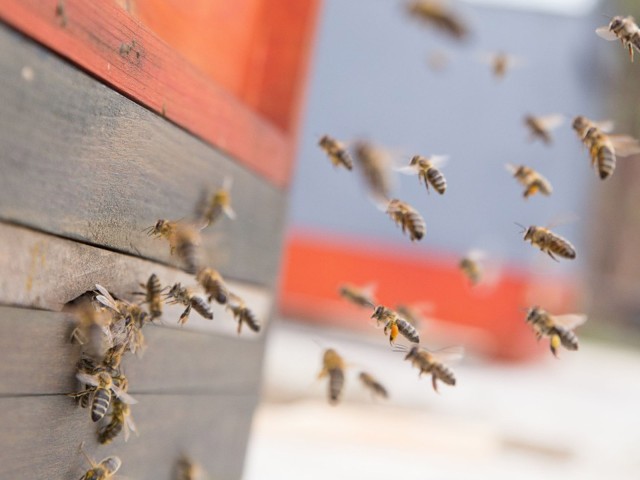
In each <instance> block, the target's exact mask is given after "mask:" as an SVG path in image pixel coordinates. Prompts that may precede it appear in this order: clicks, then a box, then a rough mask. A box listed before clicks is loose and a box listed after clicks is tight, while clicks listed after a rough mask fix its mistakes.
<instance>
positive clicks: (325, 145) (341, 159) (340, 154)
mask: <svg viewBox="0 0 640 480" xmlns="http://www.w3.org/2000/svg"><path fill="white" fill-rule="evenodd" d="M318 145H319V146H320V148H321V149H322V150H324V151H325V153H326V154H327V155H328V156H329V160H331V163H332V164H333V166H334V167H339V166H343V167H344V168H346V169H347V170H353V159H352V158H351V155H349V152H348V151H347V147H346V146H345V145H344V144H343V143H342V142H340V141H338V140H336V139H335V138H333V137H330V136H329V135H323V136H322V138H320V140H319V141H318Z"/></svg>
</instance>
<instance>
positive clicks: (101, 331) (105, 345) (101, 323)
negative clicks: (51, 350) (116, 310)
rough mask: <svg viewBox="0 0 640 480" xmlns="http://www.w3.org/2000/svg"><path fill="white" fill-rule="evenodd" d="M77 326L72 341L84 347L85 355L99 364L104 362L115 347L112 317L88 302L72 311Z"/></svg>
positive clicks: (72, 334) (72, 333)
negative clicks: (110, 327)
mask: <svg viewBox="0 0 640 480" xmlns="http://www.w3.org/2000/svg"><path fill="white" fill-rule="evenodd" d="M72 314H73V316H74V317H75V320H76V322H77V326H76V327H75V328H74V329H73V332H71V341H72V342H75V343H78V344H80V345H82V347H83V348H82V351H83V353H84V354H85V355H87V356H89V357H91V358H92V359H93V360H96V361H98V362H100V361H102V359H103V358H104V356H105V355H106V353H107V351H108V350H109V348H111V346H112V345H113V337H112V335H111V330H110V329H109V326H110V325H111V320H112V316H111V315H110V314H109V312H108V311H106V310H104V309H97V308H96V307H95V306H94V305H93V304H92V302H90V301H88V300H86V301H83V302H82V303H81V304H80V305H78V306H76V307H74V308H73V310H72Z"/></svg>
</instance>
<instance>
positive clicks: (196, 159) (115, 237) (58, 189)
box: [0, 2, 285, 284]
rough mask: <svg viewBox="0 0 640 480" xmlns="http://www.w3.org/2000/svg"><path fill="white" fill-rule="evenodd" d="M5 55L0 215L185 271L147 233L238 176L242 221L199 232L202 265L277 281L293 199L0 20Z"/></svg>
mask: <svg viewBox="0 0 640 480" xmlns="http://www.w3.org/2000/svg"><path fill="white" fill-rule="evenodd" d="M82 4H83V5H86V6H87V8H94V7H89V3H85V2H82ZM52 8H53V7H52ZM0 49H2V52H3V54H2V55H1V56H0V103H1V104H2V105H3V115H2V116H0V169H1V171H2V174H3V175H2V178H0V220H4V221H9V222H15V223H18V224H22V225H27V226H30V227H32V228H35V229H39V230H43V231H46V232H50V233H54V234H56V235H60V236H63V237H68V238H72V239H76V240H80V241H83V242H86V243H90V244H95V245H100V246H104V247H107V248H109V249H113V250H117V251H121V252H127V253H130V254H133V255H139V256H143V257H146V258H151V259H154V260H157V261H160V262H163V263H167V264H171V265H176V266H181V265H182V264H181V262H180V260H179V259H178V258H177V257H176V256H171V255H170V253H169V247H168V244H167V242H166V241H165V240H157V239H154V238H151V237H148V236H147V235H146V234H145V233H144V232H143V230H144V229H145V228H146V227H149V226H151V225H153V224H155V222H156V221H157V220H158V219H160V218H164V219H173V220H176V219H182V218H191V217H193V216H194V215H195V214H196V212H197V211H198V208H199V205H201V204H202V201H203V199H206V198H207V195H208V194H210V193H212V192H213V191H215V190H216V189H217V188H219V187H220V186H221V185H222V184H223V181H224V178H225V177H231V178H233V187H232V190H231V193H232V197H233V198H232V205H233V208H234V210H235V211H236V213H237V219H236V220H235V221H231V220H229V219H226V218H224V219H222V220H221V221H220V222H219V224H216V225H213V226H212V227H210V228H208V229H206V230H204V231H203V234H204V236H203V242H202V248H201V251H202V262H203V263H204V264H206V265H212V266H215V267H216V268H218V269H219V270H221V271H222V272H223V273H224V274H226V275H227V276H230V277H233V278H237V279H241V280H246V281H250V282H254V283H259V284H271V283H272V281H273V279H274V277H275V275H276V272H277V269H278V260H279V251H280V244H281V235H282V230H283V225H284V214H285V211H284V210H285V192H283V191H281V190H279V189H278V188H276V187H274V186H273V185H270V184H268V183H267V182H265V181H264V180H263V179H262V178H260V177H256V176H255V175H254V174H252V173H251V172H249V171H247V170H246V169H244V168H243V167H241V166H240V165H238V164H236V163H235V162H234V161H232V160H230V159H229V158H227V157H225V156H223V155H222V154H221V153H219V152H217V151H216V150H214V149H213V148H211V147H210V146H208V145H206V144H204V143H202V142H201V141H199V140H197V139H195V138H194V137H192V136H190V135H189V134H188V133H186V132H185V131H183V130H181V129H180V128H178V127H176V126H175V125H172V124H170V123H169V122H167V121H166V120H164V119H162V118H161V117H159V116H157V115H155V114H153V113H152V112H150V111H149V110H147V109H145V108H143V107H141V106H140V105H138V104H136V103H134V102H132V101H131V100H128V99H127V98H125V97H123V96H122V95H120V94H118V93H116V92H114V91H113V90H111V89H109V88H108V87H106V86H104V85H102V84H101V83H99V82H97V81H96V80H95V79H93V78H90V77H89V76H88V75H86V74H84V73H82V72H80V71H79V70H77V69H75V68H73V67H71V66H70V65H68V64H66V63H65V62H64V61H62V60H60V59H59V58H57V57H55V56H53V55H51V54H49V53H48V51H47V50H45V49H44V48H43V47H40V46H38V45H36V44H35V43H33V42H32V41H31V40H27V39H25V38H24V37H22V36H21V35H19V34H17V33H15V32H14V31H12V30H10V29H8V28H7V27H6V26H1V25H0ZM203 121H204V120H203ZM244 140H245V141H246V142H247V143H251V142H252V141H253V140H254V139H253V138H252V137H251V136H247V137H246V138H245V139H244ZM263 158H264V160H263V161H264V163H269V162H270V161H271V160H272V158H271V157H270V154H269V151H265V152H264V157H263Z"/></svg>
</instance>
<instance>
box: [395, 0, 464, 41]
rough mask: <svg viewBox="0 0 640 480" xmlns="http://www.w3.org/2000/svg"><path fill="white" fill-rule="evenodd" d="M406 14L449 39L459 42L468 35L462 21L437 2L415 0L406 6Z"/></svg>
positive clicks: (442, 3)
mask: <svg viewBox="0 0 640 480" xmlns="http://www.w3.org/2000/svg"><path fill="white" fill-rule="evenodd" d="M407 11H408V13H409V14H410V15H411V16H413V17H414V18H417V19H419V20H421V21H423V22H424V23H427V24H431V25H433V26H434V27H436V28H438V29H440V30H441V31H442V32H444V33H447V34H448V35H450V36H451V37H453V38H455V39H457V40H461V39H463V38H465V37H466V36H467V35H468V33H469V32H468V28H467V26H466V25H465V23H464V22H463V20H462V19H461V18H460V17H459V16H458V15H457V14H456V13H454V12H453V11H451V10H449V9H447V8H446V6H445V5H444V2H442V1H437V0H415V1H412V2H409V3H408V4H407Z"/></svg>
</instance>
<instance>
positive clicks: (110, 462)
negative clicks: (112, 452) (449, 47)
mask: <svg viewBox="0 0 640 480" xmlns="http://www.w3.org/2000/svg"><path fill="white" fill-rule="evenodd" d="M80 450H81V451H82V454H83V455H84V457H85V458H86V459H87V461H88V462H89V465H91V469H90V470H88V471H87V472H86V473H85V474H84V475H83V476H82V477H81V478H80V480H109V479H110V478H113V476H114V475H115V474H116V472H117V471H118V470H120V467H121V466H122V461H121V460H120V458H119V457H116V456H111V457H107V458H105V459H104V460H102V461H101V462H100V463H96V462H94V461H93V460H92V459H91V457H89V455H87V453H86V452H85V451H84V449H83V448H82V445H80Z"/></svg>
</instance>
